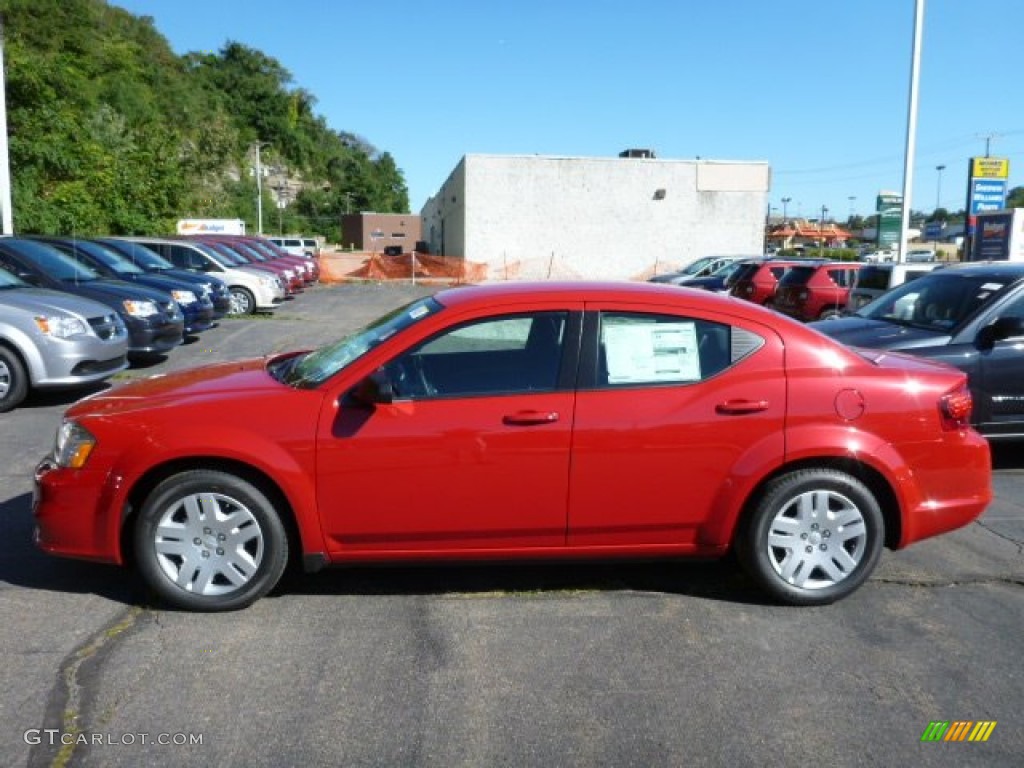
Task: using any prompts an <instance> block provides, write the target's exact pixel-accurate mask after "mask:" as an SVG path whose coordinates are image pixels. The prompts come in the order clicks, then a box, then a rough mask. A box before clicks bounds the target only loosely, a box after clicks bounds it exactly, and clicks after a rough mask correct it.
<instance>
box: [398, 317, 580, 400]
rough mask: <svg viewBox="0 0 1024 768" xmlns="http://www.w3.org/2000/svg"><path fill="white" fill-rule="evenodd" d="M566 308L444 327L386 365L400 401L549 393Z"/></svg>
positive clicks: (554, 381) (556, 368) (556, 370)
mask: <svg viewBox="0 0 1024 768" xmlns="http://www.w3.org/2000/svg"><path fill="white" fill-rule="evenodd" d="M567 320H568V313H567V312H537V313H530V314H522V315H511V316H509V315H503V316H500V317H490V318H484V319H481V320H474V321H472V322H469V323H465V324H462V325H459V326H457V327H455V328H451V329H448V330H446V331H444V332H442V333H440V334H439V335H437V336H434V337H432V338H430V339H428V340H427V341H426V342H424V343H422V344H420V345H418V346H417V347H415V348H413V349H411V350H409V351H407V352H405V353H404V354H402V355H401V356H399V357H398V358H396V359H395V360H392V361H391V362H390V363H388V365H386V366H385V372H386V374H387V376H388V379H389V381H390V383H391V385H392V388H393V390H394V396H395V397H396V398H399V399H420V398H424V397H471V396H492V395H506V394H517V393H537V392H550V391H553V390H554V389H555V388H556V387H557V385H558V374H559V369H560V365H561V360H562V349H563V347H564V342H565V333H566V324H567Z"/></svg>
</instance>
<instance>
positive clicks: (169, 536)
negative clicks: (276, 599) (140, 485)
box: [134, 470, 288, 611]
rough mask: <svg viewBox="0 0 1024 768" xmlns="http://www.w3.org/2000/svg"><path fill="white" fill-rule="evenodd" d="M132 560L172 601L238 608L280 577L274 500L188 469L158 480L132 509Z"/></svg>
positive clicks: (233, 480) (281, 553)
mask: <svg viewBox="0 0 1024 768" xmlns="http://www.w3.org/2000/svg"><path fill="white" fill-rule="evenodd" d="M134 545H135V550H134V551H135V559H136V562H137V567H138V569H139V572H140V574H141V575H142V577H143V579H144V580H145V582H146V584H147V585H148V586H149V587H150V588H151V589H152V590H153V591H154V592H155V593H156V594H157V595H158V596H159V597H160V598H162V599H163V600H165V601H166V602H168V603H170V604H171V605H173V606H176V607H179V608H185V609H187V610H194V611H227V610H234V609H237V608H244V607H246V606H248V605H250V604H251V603H253V602H255V601H256V600H258V599H259V598H260V597H262V596H263V595H265V594H266V593H267V592H269V591H270V590H271V589H273V587H274V585H275V584H277V582H278V581H279V580H280V578H281V575H282V574H283V573H284V569H285V566H286V565H287V562H288V537H287V534H286V533H285V529H284V526H283V525H282V523H281V518H280V516H279V515H278V514H277V512H276V511H275V509H274V506H273V504H272V503H271V502H270V500H269V499H268V498H267V496H266V494H264V493H263V492H262V491H261V490H260V489H259V488H257V487H256V486H255V485H253V484H252V483H250V482H248V481H247V480H243V479H242V478H240V477H238V476H236V475H233V474H229V473H227V472H219V471H213V470H192V471H187V472H182V473H180V474H177V475H173V476H171V477H169V478H167V479H166V480H164V481H163V482H161V483H160V484H159V485H158V486H157V487H156V488H155V489H153V491H152V493H150V494H149V496H148V497H147V498H146V500H145V502H144V503H143V504H142V507H141V509H140V510H139V516H138V519H137V521H136V524H135V530H134Z"/></svg>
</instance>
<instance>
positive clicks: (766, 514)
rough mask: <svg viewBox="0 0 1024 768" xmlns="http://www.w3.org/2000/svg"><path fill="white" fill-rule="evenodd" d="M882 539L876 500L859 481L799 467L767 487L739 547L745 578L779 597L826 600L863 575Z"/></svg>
mask: <svg viewBox="0 0 1024 768" xmlns="http://www.w3.org/2000/svg"><path fill="white" fill-rule="evenodd" d="M884 538H885V525H884V522H883V518H882V512H881V509H880V507H879V504H878V500H877V499H876V498H875V496H874V494H873V493H872V492H871V491H870V490H869V489H868V487H867V486H866V485H864V483H862V482H861V481H860V480H858V479H857V478H855V477H853V476H851V475H848V474H846V473H845V472H839V471H837V470H833V469H824V468H822V469H804V470H798V471H794V472H790V473H788V474H785V475H782V476H780V477H778V478H775V479H774V480H772V481H771V482H769V483H768V484H767V486H766V487H765V488H764V492H763V493H762V495H761V496H760V498H759V499H758V500H757V501H756V503H755V506H754V507H753V509H752V514H751V515H750V516H749V517H748V518H747V520H746V525H745V527H744V528H743V529H742V530H741V531H740V533H739V538H738V540H737V550H738V554H739V555H740V560H741V562H742V564H743V566H744V567H745V568H746V570H747V571H748V572H749V573H750V575H751V576H752V577H753V578H754V579H755V580H756V581H757V582H758V584H759V585H760V586H761V587H763V588H764V589H765V590H767V591H768V592H769V593H770V594H771V595H773V596H774V597H776V598H777V599H779V600H780V601H782V602H784V603H789V604H791V605H825V604H827V603H831V602H834V601H835V600H838V599H840V598H842V597H845V596H846V595H848V594H850V593H851V592H853V591H854V590H855V589H857V587H859V586H860V585H861V584H862V583H863V582H864V581H865V580H866V579H867V578H868V576H869V575H870V574H871V572H872V571H873V570H874V568H875V566H876V565H877V564H878V560H879V557H880V556H881V552H882V546H883V543H884Z"/></svg>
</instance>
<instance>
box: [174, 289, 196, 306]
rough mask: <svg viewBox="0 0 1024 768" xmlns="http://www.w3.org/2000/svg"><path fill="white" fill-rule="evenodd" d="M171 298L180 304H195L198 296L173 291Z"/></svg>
mask: <svg viewBox="0 0 1024 768" xmlns="http://www.w3.org/2000/svg"><path fill="white" fill-rule="evenodd" d="M171 296H173V297H174V300H175V301H176V302H178V303H179V304H194V303H195V301H196V295H195V294H194V293H192V291H171Z"/></svg>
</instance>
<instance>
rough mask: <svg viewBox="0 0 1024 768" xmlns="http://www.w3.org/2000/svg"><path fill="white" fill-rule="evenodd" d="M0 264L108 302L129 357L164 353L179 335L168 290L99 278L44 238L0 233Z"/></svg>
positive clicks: (36, 281)
mask: <svg viewBox="0 0 1024 768" xmlns="http://www.w3.org/2000/svg"><path fill="white" fill-rule="evenodd" d="M0 269H6V270H7V271H8V272H11V273H12V274H14V275H17V276H18V277H20V278H21V279H22V280H24V281H25V282H27V283H29V284H30V285H35V286H38V287H40V288H51V289H53V290H56V291H64V292H65V293H73V294H75V295H77V296H84V297H85V298H87V299H94V300H95V301H98V302H100V303H102V304H106V305H107V306H109V307H113V309H114V311H115V312H117V314H118V316H119V317H120V318H121V320H122V321H123V322H124V324H125V327H126V328H127V329H128V357H129V358H130V359H139V358H145V357H150V356H153V355H160V354H163V353H165V352H169V351H170V350H172V349H174V348H175V347H176V346H178V345H179V344H181V343H182V341H183V339H184V331H185V318H184V317H183V316H182V314H181V308H180V307H179V306H178V303H177V302H176V301H175V300H174V299H172V298H171V296H170V294H169V293H165V292H164V291H157V290H155V289H153V288H147V287H146V286H143V285H134V284H132V283H126V282H124V281H123V280H110V279H108V278H103V277H100V276H99V275H98V274H97V273H96V272H95V271H94V270H92V269H89V268H88V267H86V266H85V265H83V264H79V263H78V262H77V261H75V260H74V259H72V258H71V257H70V256H68V255H66V254H64V253H61V252H60V251H59V250H57V249H56V248H54V247H53V246H51V245H47V244H46V243H41V242H39V241H37V240H30V239H25V238H17V237H7V238H0Z"/></svg>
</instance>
